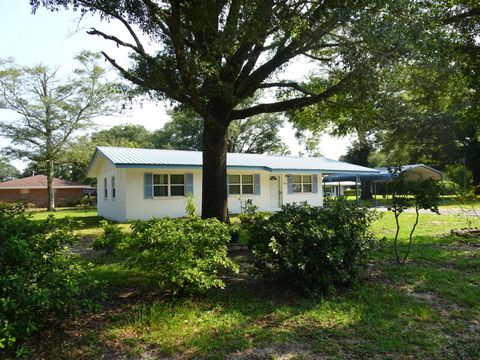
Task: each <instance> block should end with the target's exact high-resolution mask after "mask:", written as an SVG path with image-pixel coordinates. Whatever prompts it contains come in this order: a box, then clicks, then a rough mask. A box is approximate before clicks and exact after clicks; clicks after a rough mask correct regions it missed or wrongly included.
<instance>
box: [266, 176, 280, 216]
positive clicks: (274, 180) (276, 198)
mask: <svg viewBox="0 0 480 360" xmlns="http://www.w3.org/2000/svg"><path fill="white" fill-rule="evenodd" d="M269 183H270V186H269V189H270V191H269V192H270V209H278V208H279V207H280V187H279V183H280V176H278V175H277V176H270V181H269Z"/></svg>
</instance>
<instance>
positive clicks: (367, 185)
mask: <svg viewBox="0 0 480 360" xmlns="http://www.w3.org/2000/svg"><path fill="white" fill-rule="evenodd" d="M371 187H372V182H371V181H370V180H362V194H361V196H360V199H362V200H369V199H372V198H373V195H372V189H371Z"/></svg>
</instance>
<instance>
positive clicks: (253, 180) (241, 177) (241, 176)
mask: <svg viewBox="0 0 480 360" xmlns="http://www.w3.org/2000/svg"><path fill="white" fill-rule="evenodd" d="M227 176H228V193H229V195H232V196H238V195H255V175H254V174H227ZM230 176H240V182H239V183H237V182H234V183H232V182H230ZM244 176H251V177H252V182H251V183H244V182H243V177H244ZM231 185H239V186H240V193H238V194H235V193H232V192H231V191H230V186H231ZM243 185H251V186H252V192H251V193H250V192H247V193H246V192H243Z"/></svg>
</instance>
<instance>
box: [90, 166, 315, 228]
mask: <svg viewBox="0 0 480 360" xmlns="http://www.w3.org/2000/svg"><path fill="white" fill-rule="evenodd" d="M145 173H152V174H193V192H194V198H195V202H196V205H197V214H198V215H200V214H201V201H202V171H201V170H199V169H198V170H191V169H187V170H183V169H175V170H169V169H165V170H162V169H148V168H145V169H117V168H115V166H114V165H113V164H111V163H110V162H109V161H105V162H104V164H103V167H102V171H101V172H100V174H101V176H99V177H98V179H97V181H98V182H97V184H98V214H99V215H100V216H103V217H104V218H106V219H110V220H116V221H127V220H148V219H151V218H153V217H183V216H185V215H186V211H185V206H186V203H187V198H186V197H185V196H171V197H158V198H153V199H145V197H144V185H145V184H144V176H145ZM228 174H238V175H254V174H259V175H260V194H259V195H255V194H246V195H233V194H232V195H228V209H229V211H230V213H232V214H238V213H240V212H241V206H242V205H243V204H244V202H245V201H247V200H248V199H251V200H252V203H253V204H254V205H256V206H258V210H259V211H275V210H278V208H276V209H272V208H271V207H270V177H271V176H276V177H279V178H280V192H281V194H280V204H286V203H293V202H297V203H298V202H302V201H307V202H308V203H309V204H311V205H314V206H322V205H323V192H322V191H323V189H322V177H321V175H318V181H317V184H318V192H317V193H294V194H288V189H287V188H288V186H287V177H286V175H285V174H276V173H271V172H267V171H258V170H256V171H255V170H241V171H240V170H239V171H228ZM112 176H115V182H116V198H115V200H112V196H111V178H112ZM105 177H106V178H107V182H108V198H107V199H104V192H103V190H104V189H103V181H104V180H103V179H104V178H105Z"/></svg>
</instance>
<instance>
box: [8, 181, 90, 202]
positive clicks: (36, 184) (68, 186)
mask: <svg viewBox="0 0 480 360" xmlns="http://www.w3.org/2000/svg"><path fill="white" fill-rule="evenodd" d="M53 188H54V191H55V195H54V198H55V207H66V206H74V205H77V204H78V203H79V202H80V200H81V199H82V198H83V197H84V190H85V189H92V187H91V186H88V185H82V184H79V183H76V182H73V181H69V180H63V179H58V178H54V179H53ZM2 201H3V202H24V203H30V204H34V205H35V206H36V207H38V208H44V207H47V203H48V194H47V177H46V176H45V175H36V176H30V177H26V178H21V179H16V180H10V181H5V182H3V183H0V202H2Z"/></svg>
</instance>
